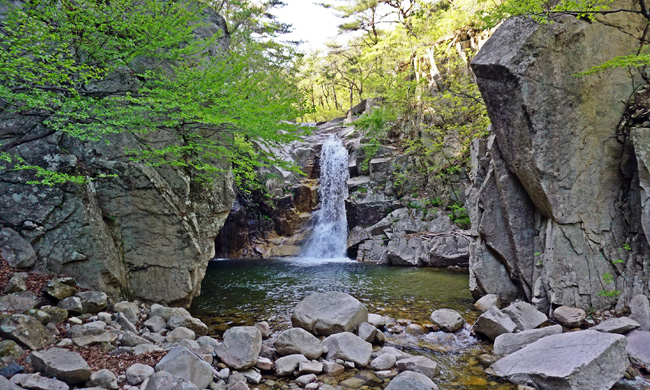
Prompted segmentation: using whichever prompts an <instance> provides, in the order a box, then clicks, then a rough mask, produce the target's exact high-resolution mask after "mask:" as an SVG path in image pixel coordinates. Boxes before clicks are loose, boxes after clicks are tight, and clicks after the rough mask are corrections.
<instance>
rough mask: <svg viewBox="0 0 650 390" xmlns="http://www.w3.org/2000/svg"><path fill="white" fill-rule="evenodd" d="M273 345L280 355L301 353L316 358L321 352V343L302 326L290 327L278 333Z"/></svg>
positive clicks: (309, 357)
mask: <svg viewBox="0 0 650 390" xmlns="http://www.w3.org/2000/svg"><path fill="white" fill-rule="evenodd" d="M273 346H274V347H275V350H276V351H278V354H280V355H282V356H285V355H291V354H303V355H305V356H306V357H307V358H308V359H318V358H319V357H320V355H322V354H323V343H321V341H320V340H319V339H318V338H316V337H315V336H314V335H312V334H311V333H309V332H307V331H306V330H304V329H302V328H292V329H288V330H285V331H284V332H282V333H280V335H279V336H278V338H277V339H276V340H275V343H273Z"/></svg>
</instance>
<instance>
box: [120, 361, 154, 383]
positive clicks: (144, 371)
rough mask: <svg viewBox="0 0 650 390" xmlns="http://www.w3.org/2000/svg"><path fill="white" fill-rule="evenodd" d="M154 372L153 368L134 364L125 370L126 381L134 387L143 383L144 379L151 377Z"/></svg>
mask: <svg viewBox="0 0 650 390" xmlns="http://www.w3.org/2000/svg"><path fill="white" fill-rule="evenodd" d="M155 372H156V371H155V370H154V368H153V367H151V366H148V365H146V364H142V363H135V364H133V365H131V366H130V367H129V368H127V369H126V381H127V382H128V383H129V384H131V385H134V386H137V385H139V384H141V383H142V382H144V380H145V379H147V378H149V377H150V376H152V375H153V374H154V373H155Z"/></svg>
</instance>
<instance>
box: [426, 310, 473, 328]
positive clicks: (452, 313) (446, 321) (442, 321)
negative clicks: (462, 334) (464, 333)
mask: <svg viewBox="0 0 650 390" xmlns="http://www.w3.org/2000/svg"><path fill="white" fill-rule="evenodd" d="M431 322H433V325H435V326H436V327H438V328H439V329H440V330H442V331H444V332H455V331H457V330H460V329H462V327H463V325H464V324H465V320H464V319H463V317H462V316H461V315H460V313H459V312H457V311H456V310H452V309H438V310H436V311H434V312H433V313H431Z"/></svg>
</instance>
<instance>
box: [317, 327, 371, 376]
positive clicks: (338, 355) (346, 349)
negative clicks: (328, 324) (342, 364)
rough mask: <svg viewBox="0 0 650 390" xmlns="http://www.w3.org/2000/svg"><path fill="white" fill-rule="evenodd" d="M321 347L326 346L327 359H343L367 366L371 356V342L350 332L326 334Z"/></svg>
mask: <svg viewBox="0 0 650 390" xmlns="http://www.w3.org/2000/svg"><path fill="white" fill-rule="evenodd" d="M323 347H325V348H327V359H328V360H332V359H343V360H347V361H351V362H354V363H355V364H356V365H358V366H361V367H365V366H367V365H368V364H369V363H370V358H371V356H372V344H370V343H369V342H367V341H364V340H363V339H362V338H360V337H359V336H357V335H355V334H353V333H350V332H343V333H337V334H333V335H331V336H328V337H327V338H326V339H325V340H323Z"/></svg>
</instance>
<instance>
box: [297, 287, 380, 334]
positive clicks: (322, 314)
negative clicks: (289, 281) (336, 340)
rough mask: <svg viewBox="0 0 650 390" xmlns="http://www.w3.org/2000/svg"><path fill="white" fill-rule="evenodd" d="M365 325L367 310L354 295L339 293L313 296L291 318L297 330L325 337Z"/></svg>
mask: <svg viewBox="0 0 650 390" xmlns="http://www.w3.org/2000/svg"><path fill="white" fill-rule="evenodd" d="M363 322H368V309H366V307H365V306H364V305H363V304H362V303H361V302H359V301H358V300H357V299H356V298H354V297H353V296H351V295H349V294H346V293H343V292H338V291H330V292H325V293H314V294H311V295H310V296H308V297H307V298H305V299H303V300H302V301H300V303H298V305H297V306H296V308H295V309H294V311H293V314H292V315H291V324H292V325H293V326H294V327H299V328H303V329H305V330H307V331H309V332H311V333H313V334H315V335H325V336H329V335H331V334H335V333H341V332H353V331H354V330H355V329H356V328H357V327H358V326H359V325H360V324H361V323H363Z"/></svg>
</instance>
